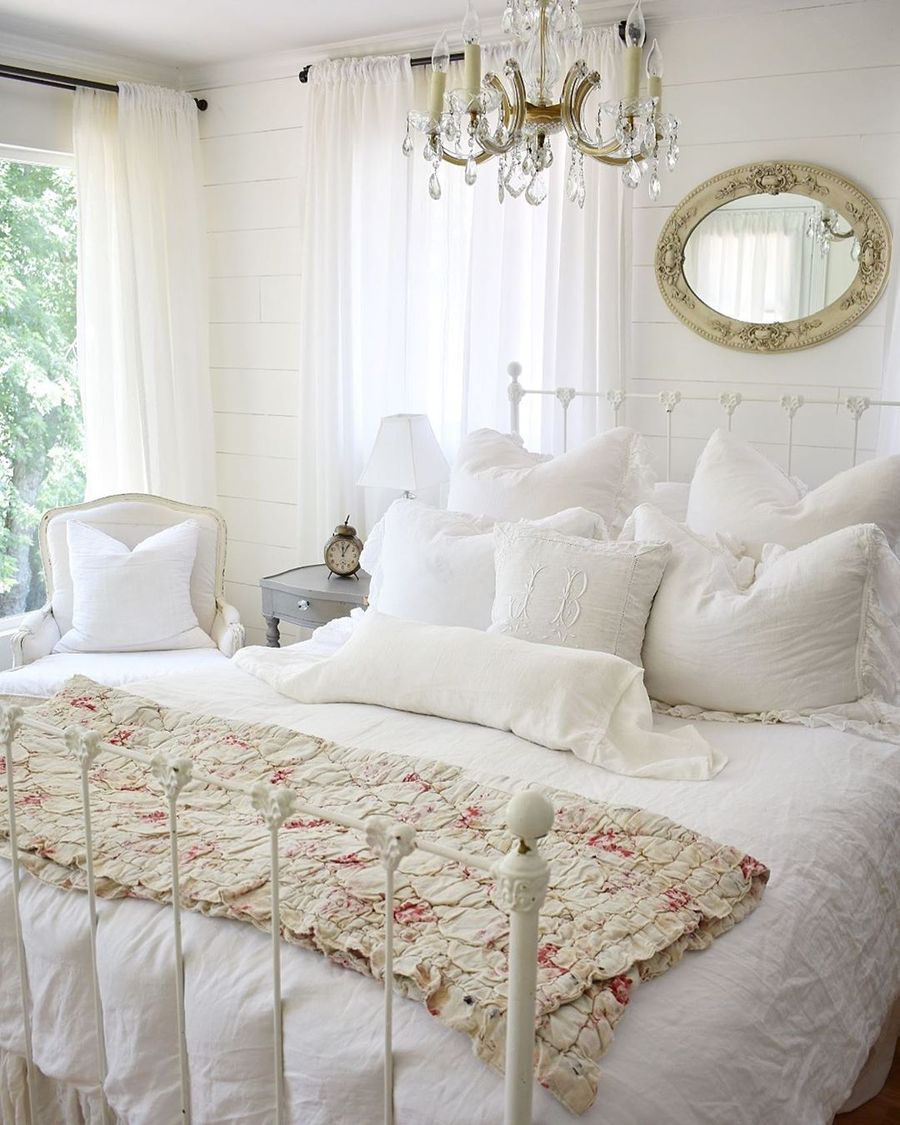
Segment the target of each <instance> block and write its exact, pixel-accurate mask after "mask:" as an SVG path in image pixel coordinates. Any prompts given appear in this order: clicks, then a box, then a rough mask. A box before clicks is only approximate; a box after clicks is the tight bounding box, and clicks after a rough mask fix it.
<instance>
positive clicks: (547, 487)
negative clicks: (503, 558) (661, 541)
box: [447, 426, 652, 535]
mask: <svg viewBox="0 0 900 1125" xmlns="http://www.w3.org/2000/svg"><path fill="white" fill-rule="evenodd" d="M647 465H648V459H647V457H646V455H645V451H644V445H643V440H642V438H641V437H640V435H639V434H636V433H635V432H634V431H633V430H629V429H626V428H625V427H624V426H619V427H617V428H616V429H614V430H608V431H607V432H606V433H602V434H598V435H597V437H595V438H592V439H591V440H590V441H586V442H585V443H584V445H581V446H579V447H578V448H577V449H570V450H569V451H568V452H567V453H562V454H560V455H559V456H558V457H545V456H542V455H541V454H539V453H529V452H528V450H527V449H525V448H524V447H523V445H522V443H521V441H520V439H519V438H517V437H513V436H512V435H510V434H500V433H497V431H496V430H476V431H475V432H474V433H471V434H469V436H468V437H467V438H466V439H465V441H464V442H463V443H462V445H461V446H460V449H459V453H458V454H457V457H456V462H455V464H454V466H453V470H452V473H451V476H450V495H449V498H448V500H447V507H448V508H452V509H454V510H455V511H458V512H472V513H473V514H475V515H479V516H493V517H494V518H495V519H500V520H519V519H541V518H543V517H544V516H552V515H553V514H554V513H555V512H560V511H562V510H563V509H564V508H572V507H579V508H587V509H588V510H589V511H591V512H596V513H597V514H598V515H600V516H602V517H603V519H604V520H605V521H606V525H607V527H608V528H609V530H610V532H611V533H612V534H614V535H616V534H618V532H619V530H620V529H621V527H622V524H623V523H624V522H625V520H626V518H627V517H628V515H629V513H630V512H631V510H632V509H633V508H634V506H635V505H636V504H639V503H640V502H641V501H642V500H645V499H648V498H649V495H648V493H649V490H650V489H651V488H652V475H651V473H650V471H649V469H648V468H647Z"/></svg>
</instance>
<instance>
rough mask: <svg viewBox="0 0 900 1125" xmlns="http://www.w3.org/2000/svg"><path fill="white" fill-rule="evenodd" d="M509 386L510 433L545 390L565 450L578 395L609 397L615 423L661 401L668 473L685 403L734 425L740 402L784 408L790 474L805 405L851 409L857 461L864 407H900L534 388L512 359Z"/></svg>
mask: <svg viewBox="0 0 900 1125" xmlns="http://www.w3.org/2000/svg"><path fill="white" fill-rule="evenodd" d="M506 370H507V374H508V375H509V380H510V382H509V386H508V387H507V396H508V398H509V428H510V433H513V434H518V433H519V406H520V404H521V402H522V399H523V398H525V396H526V395H546V396H550V397H551V398H555V399H557V401H558V402H559V404H560V406H561V408H562V412H563V413H562V436H563V451H565V450H566V449H567V448H568V438H569V407H570V406H571V405H572V403H573V402H574V401H575V399H576V398H593V399H599V400H602V401H605V402H607V403H608V404H609V406H610V408H611V409H612V412H613V420H614V424H615V425H617V426H618V424H619V412H620V411H621V409H622V407H623V406H624V405H625V403H626V402H629V401H638V400H647V401H650V402H657V403H659V406H660V408H661V409H662V410H663V411H664V413H665V427H666V433H665V441H666V478H667V479H671V477H672V415H673V414H674V413H675V410H676V408H677V407H678V406H679V405H680V404H682V403H691V402H712V403H718V405H719V406H720V407H721V408H722V410H723V412H724V415H725V423H726V426H727V428H728V429H729V430H730V429H731V425H732V421H733V419H734V414H735V411H736V410H737V409H738V407H740V406H741V404H742V403H754V402H755V403H768V404H770V405H772V406H774V407H777V408H778V409H780V410H781V411H782V412H783V413H784V415H785V417H786V433H785V444H786V445H787V464H786V468H787V472H788V474H790V472H791V467H792V462H793V455H794V418H795V417H796V415H797V412H798V411H799V410H800V409H802V407H804V406H832V407H835V408H836V409H838V410H840V409H844V410H846V411H847V414H848V415H849V418H850V420H851V421H852V425H853V447H852V448H853V459H852V464H853V465H855V464H856V462H857V459H858V457H859V424H860V420H861V418H862V416H863V415H864V414H865V412H866V411H867V410H868V409H869V408H870V407H873V406H880V407H900V401H896V400H890V399H875V398H869V397H867V396H865V395H847V396H846V397H842V396H840V395H837V396H836V397H834V398H809V397H806V396H804V395H798V394H776V395H744V394H741V393H740V392H738V391H733V390H730V391H721V392H718V393H713V394H706V395H703V394H696V395H694V394H683V393H682V392H681V391H680V390H668V391H659V392H656V393H653V392H649V391H622V390H610V391H577V390H576V389H575V388H574V387H556V388H553V389H550V388H536V387H523V386H522V384H521V382H520V381H519V380H520V378H521V375H522V365H521V363H515V362H513V363H510V364H509V365H508V366H507V369H506Z"/></svg>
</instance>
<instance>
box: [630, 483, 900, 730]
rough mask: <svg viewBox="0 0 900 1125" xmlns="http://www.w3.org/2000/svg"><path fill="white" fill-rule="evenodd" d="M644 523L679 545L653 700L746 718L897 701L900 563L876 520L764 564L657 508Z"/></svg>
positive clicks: (654, 647) (644, 535) (642, 529)
mask: <svg viewBox="0 0 900 1125" xmlns="http://www.w3.org/2000/svg"><path fill="white" fill-rule="evenodd" d="M633 528H634V535H635V538H636V539H637V540H645V539H649V540H653V541H656V540H658V539H667V540H668V541H669V542H670V543H671V544H672V557H671V558H670V560H669V563H668V566H667V567H666V571H665V573H664V574H663V578H662V582H661V583H660V587H659V590H658V591H657V594H656V598H655V600H654V602H653V608H652V609H651V611H650V617H649V619H648V621H647V629H646V632H645V636H644V649H643V659H644V669H645V672H644V676H645V682H646V685H647V691H648V692H649V693H650V696H651V697H652V698H653V699H656V700H659V701H661V702H663V703H668V704H675V705H680V704H690V705H693V706H695V707H700V708H703V709H704V710H708V711H727V712H737V713H742V714H743V713H759V712H773V711H796V712H805V711H814V710H819V709H822V708H828V707H831V706H838V705H841V704H846V703H851V702H855V701H857V700H860V699H873V700H879V701H883V702H886V703H893V702H894V701H895V698H896V695H897V677H898V669H900V633H898V629H897V621H898V620H900V560H898V559H897V557H896V556H895V555H894V554H893V552H892V551H891V550H890V548H889V546H888V544H887V542H886V540H885V537H884V535H883V533H882V532H881V530H880V529H879V528H877V527H875V526H874V525H873V524H864V525H859V526H854V527H848V528H842V529H841V530H840V531H835V532H832V533H831V534H830V535H826V536H823V537H822V538H821V539H817V540H815V541H814V542H812V543H808V544H804V545H803V546H802V547H797V548H795V549H794V550H791V551H789V550H787V548H784V547H781V546H776V545H768V546H765V547H764V548H763V549H762V562H761V563H759V564H755V563H754V560H753V559H751V558H749V557H747V556H743V557H741V556H738V555H735V554H734V553H733V551H732V550H730V549H729V547H728V545H727V544H725V543H723V542H721V541H720V542H714V541H710V540H705V539H703V538H701V537H700V536H697V535H695V534H694V533H693V532H691V531H689V530H688V529H686V528H682V527H679V526H678V525H677V524H675V523H674V522H673V521H672V520H670V519H668V517H666V516H665V515H663V513H662V512H660V511H659V510H658V509H656V508H654V507H653V506H652V505H649V504H644V505H641V506H640V507H639V508H637V510H636V511H635V513H634V516H633Z"/></svg>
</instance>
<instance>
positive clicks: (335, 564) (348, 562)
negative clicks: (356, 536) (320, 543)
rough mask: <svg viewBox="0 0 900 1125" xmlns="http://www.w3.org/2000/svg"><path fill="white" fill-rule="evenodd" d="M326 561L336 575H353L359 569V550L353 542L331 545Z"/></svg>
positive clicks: (339, 542)
mask: <svg viewBox="0 0 900 1125" xmlns="http://www.w3.org/2000/svg"><path fill="white" fill-rule="evenodd" d="M325 561H326V563H327V564H328V566H329V568H330V569H331V570H332V571H334V573H335V574H352V573H353V572H354V571H355V570H357V569H358V567H359V549H358V548H357V546H356V544H355V543H352V542H341V541H340V540H338V541H337V542H334V543H330V544H329V546H328V550H327V551H326V553H325Z"/></svg>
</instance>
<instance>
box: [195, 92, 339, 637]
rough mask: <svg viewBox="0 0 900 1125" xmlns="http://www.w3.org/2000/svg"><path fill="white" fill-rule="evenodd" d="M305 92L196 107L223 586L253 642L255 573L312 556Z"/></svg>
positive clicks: (224, 97)
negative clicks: (301, 443) (305, 357)
mask: <svg viewBox="0 0 900 1125" xmlns="http://www.w3.org/2000/svg"><path fill="white" fill-rule="evenodd" d="M305 95H306V88H305V87H304V86H302V85H301V84H300V83H299V82H298V81H297V79H296V77H293V78H280V79H274V80H269V81H257V82H247V83H241V84H239V85H232V86H217V87H215V88H211V89H208V90H204V91H203V96H205V97H206V98H207V99H208V101H209V109H208V110H207V111H206V113H203V114H201V115H200V135H201V147H202V150H203V162H204V173H205V176H204V178H205V185H206V186H205V189H204V191H205V195H206V209H207V228H208V231H209V236H208V237H209V272H210V326H209V332H210V364H211V367H212V383H213V396H214V405H215V411H216V419H215V421H216V427H215V434H216V464H217V470H218V491H219V506H220V508H221V510H222V512H223V513H224V515H225V518H226V519H227V521H228V536H229V546H228V563H227V572H226V579H227V581H226V590H227V595H228V599H229V601H231V602H232V603H233V604H234V605H236V606H237V608H238V609H239V610H240V613H241V617H242V619H243V621H244V623H245V625H246V627H247V640H248V643H250V644H264V643H265V633H264V622H263V620H262V617H261V615H260V599H259V579H260V577H261V576H262V575H266V574H273V573H276V572H277V571H280V570H285V569H287V568H289V567H293V566H298V565H300V564H301V563H304V562H315V561H318V560H315V559H300V558H299V557H298V555H297V548H296V545H297V519H298V513H297V471H298V470H297V433H298V425H297V410H298V404H299V401H300V391H299V372H298V363H299V354H300V339H301V327H300V323H299V319H300V318H299V290H300V270H301V266H302V263H303V256H302V251H301V246H300V209H301V206H302V199H303V178H302V166H301V159H302V140H303V136H302V131H303V117H304V100H305ZM304 635H305V634H304ZM298 636H300V633H299V632H298V631H297V630H296V629H293V628H292V627H291V626H289V625H284V626H283V627H282V638H283V640H285V641H291V640H296V639H297V638H298Z"/></svg>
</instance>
